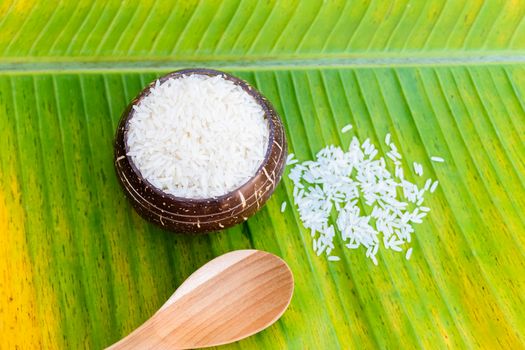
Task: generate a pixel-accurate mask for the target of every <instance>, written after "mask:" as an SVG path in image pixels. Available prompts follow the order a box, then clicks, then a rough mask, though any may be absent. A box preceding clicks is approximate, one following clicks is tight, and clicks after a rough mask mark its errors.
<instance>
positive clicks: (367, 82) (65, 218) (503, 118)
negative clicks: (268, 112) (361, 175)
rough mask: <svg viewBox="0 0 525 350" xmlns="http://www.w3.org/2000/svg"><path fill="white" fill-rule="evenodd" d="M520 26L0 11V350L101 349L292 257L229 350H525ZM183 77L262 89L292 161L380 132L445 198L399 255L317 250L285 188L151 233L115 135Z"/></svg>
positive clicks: (465, 18)
mask: <svg viewBox="0 0 525 350" xmlns="http://www.w3.org/2000/svg"><path fill="white" fill-rule="evenodd" d="M524 16H525V3H523V2H519V1H489V0H487V1H480V0H479V1H444V0H443V1H441V0H430V1H420V0H401V1H396V2H392V1H368V0H360V1H357V0H356V1H330V2H324V1H310V0H304V1H298V0H296V1H274V0H271V1H235V0H232V1H223V2H215V1H204V0H201V1H194V0H192V1H180V2H177V1H173V2H167V1H166V2H164V1H153V0H144V1H118V0H111V1H91V0H77V1H61V2H58V3H56V4H55V3H54V2H48V1H35V0H26V1H22V0H13V1H10V0H3V1H0V234H1V237H2V243H1V244H0V348H2V349H14V348H21V349H31V348H34V349H43V348H44V349H82V348H89V349H100V348H103V347H105V346H108V345H110V344H112V343H114V342H115V341H117V340H119V339H120V338H122V337H123V336H125V335H126V334H128V333H129V332H130V331H131V330H133V329H134V328H136V327H137V326H138V325H140V324H141V323H142V322H143V321H145V320H146V319H147V318H148V317H149V316H151V315H152V314H153V313H154V312H155V311H156V310H157V309H158V308H159V307H160V306H161V305H162V304H163V303H164V301H165V300H167V299H168V297H169V296H170V295H171V293H172V292H173V291H174V290H175V289H176V288H177V286H179V285H180V284H181V283H182V281H183V280H184V279H185V278H186V277H187V276H189V274H191V273H192V272H193V271H194V270H195V269H196V268H198V267H199V266H201V265H202V264H203V263H205V262H206V261H208V260H210V259H212V258H213V257H215V256H218V255H220V254H222V253H225V252H228V251H231V250H234V249H244V248H256V249H262V250H266V251H269V252H272V253H275V254H277V255H279V256H281V257H283V258H284V259H285V260H286V261H287V262H288V264H289V265H290V267H291V269H292V270H293V272H294V275H295V281H296V286H295V295H294V297H293V300H292V303H291V305H290V308H289V309H288V311H287V312H286V313H285V314H284V316H283V317H282V319H280V320H279V321H278V322H277V323H276V324H275V325H273V326H272V327H270V328H269V329H267V330H265V331H263V332H262V333H260V334H257V335H255V336H253V337H250V338H247V339H245V340H242V341H240V342H237V343H235V344H231V345H228V346H224V347H222V348H224V349H257V348H260V349H351V348H358V349H369V348H383V349H413V348H432V349H441V348H467V349H470V348H487V349H496V348H502V349H518V348H525V312H524V305H525V215H524V212H525V160H524V159H525V59H524V57H525V56H524V55H525V20H524ZM185 67H208V68H216V69H222V70H225V71H228V72H230V73H232V74H234V75H237V76H239V77H241V78H243V79H245V80H247V81H248V82H250V83H251V84H253V85H254V86H256V87H257V88H258V89H259V90H260V91H262V93H263V94H265V95H266V96H267V97H268V98H269V100H270V101H272V103H273V104H274V106H275V107H276V109H277V111H278V113H279V114H280V115H281V117H282V119H283V122H284V124H285V126H286V129H287V137H288V142H289V148H290V152H293V153H295V154H296V156H297V157H298V158H300V159H312V158H313V157H314V155H315V154H316V152H318V151H319V150H320V149H321V148H323V147H324V146H326V145H328V144H334V145H341V146H343V147H347V146H348V144H349V142H350V139H351V137H352V136H358V137H359V138H360V139H361V140H364V139H366V138H367V137H370V139H371V140H372V141H373V142H374V143H375V144H380V143H381V141H382V140H383V138H384V136H385V134H386V133H388V132H390V133H391V134H392V138H393V140H395V141H396V144H397V145H398V147H399V148H400V152H401V153H402V154H403V156H404V159H403V162H404V163H403V164H404V166H405V167H406V169H407V170H408V169H409V168H410V164H412V162H413V161H418V162H420V163H421V164H423V166H424V169H425V176H430V177H432V178H435V179H437V180H438V181H439V183H440V185H439V187H438V189H437V191H436V192H435V193H434V194H433V196H430V197H428V199H427V201H426V202H425V203H426V205H427V206H429V207H430V208H431V212H430V213H429V216H428V217H427V218H426V220H425V221H424V222H423V223H422V224H421V225H418V226H417V227H416V232H415V234H414V236H413V242H412V246H413V255H412V257H411V259H410V260H408V261H407V260H406V259H405V258H404V256H403V254H398V253H395V252H391V251H389V250H381V251H380V252H379V253H378V258H379V265H378V266H374V265H373V264H372V263H371V261H370V260H369V259H366V257H365V256H364V252H362V251H359V250H358V251H344V252H341V254H340V256H341V258H342V260H341V261H339V262H328V261H326V259H325V258H324V257H318V256H316V255H315V253H314V251H313V249H312V238H311V237H310V232H309V231H308V230H306V229H305V228H304V227H303V225H302V223H301V221H300V219H299V215H298V212H297V211H296V209H294V208H293V206H292V205H291V204H292V203H293V201H292V192H293V185H292V182H291V181H290V180H289V179H288V178H287V177H286V176H285V177H284V179H283V181H282V182H281V184H280V185H279V187H278V189H277V190H276V192H275V194H274V195H273V197H272V198H271V199H270V201H269V202H268V204H267V205H266V206H265V207H264V208H263V209H262V210H261V211H260V212H259V213H258V214H256V215H255V216H254V217H252V218H251V219H250V220H248V221H247V222H246V223H244V224H242V225H239V226H236V227H234V228H232V229H230V230H227V231H224V232H220V233H215V234H211V235H207V236H197V237H188V236H182V235H175V234H172V233H168V232H165V231H163V230H161V229H159V228H157V227H155V226H153V225H151V224H149V223H147V222H145V221H144V220H143V219H141V218H140V217H139V216H138V215H137V214H136V213H135V211H134V210H133V209H132V208H131V206H130V204H129V203H128V202H127V201H126V200H125V197H124V194H123V192H122V191H121V189H120V187H119V185H118V181H117V178H116V175H115V172H114V169H113V163H112V156H113V148H112V142H113V136H114V132H115V128H116V125H117V122H118V119H119V117H120V114H121V113H122V111H123V110H124V108H125V106H126V105H127V104H128V103H129V101H130V100H131V99H132V98H133V97H134V96H135V95H136V94H137V93H138V92H139V91H140V90H141V89H142V88H143V87H144V86H145V85H146V84H147V83H149V82H150V81H152V80H153V79H155V78H156V77H158V76H159V75H161V74H164V73H166V72H169V71H172V70H175V69H178V68H185ZM348 123H352V124H353V126H354V127H353V129H352V130H351V132H349V133H341V128H342V127H343V126H344V125H346V124H348ZM383 151H384V150H383ZM433 155H438V156H442V157H443V158H444V159H445V163H439V164H438V163H433V162H430V157H431V156H433ZM407 172H408V171H407ZM409 179H411V180H413V181H419V180H417V178H416V177H414V176H413V175H410V178H409ZM283 201H287V202H288V203H289V205H288V209H287V210H286V211H285V212H284V213H281V211H280V207H281V203H282V202H283Z"/></svg>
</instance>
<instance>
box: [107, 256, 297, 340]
mask: <svg viewBox="0 0 525 350" xmlns="http://www.w3.org/2000/svg"><path fill="white" fill-rule="evenodd" d="M293 288H294V283H293V275H292V272H291V271H290V268H289V267H288V265H286V263H285V262H284V261H283V260H282V259H280V258H278V257H277V256H275V255H273V254H270V253H266V252H262V251H259V250H237V251H233V252H230V253H227V254H224V255H221V256H219V257H218V258H215V259H213V260H212V261H210V262H208V263H207V264H205V265H204V266H202V267H201V268H200V269H198V270H197V271H195V272H194V273H193V274H192V275H191V276H190V277H189V278H188V279H187V280H186V281H184V283H183V284H182V285H181V286H180V287H179V289H177V290H176V291H175V293H173V295H172V296H171V297H170V298H169V299H168V301H167V302H166V303H165V304H164V305H163V306H162V307H161V308H160V309H159V310H158V311H157V312H156V313H155V314H154V315H153V316H152V317H151V318H150V319H149V320H147V321H146V322H145V323H144V324H143V325H142V326H140V327H139V328H137V329H136V330H135V331H133V332H132V333H131V334H130V335H128V336H127V337H126V338H124V339H122V340H120V341H119V342H117V343H115V344H113V345H112V346H110V347H109V348H108V349H153V348H154V349H188V348H201V347H208V346H215V345H221V344H226V343H231V342H234V341H237V340H239V339H243V338H246V337H248V336H250V335H252V334H255V333H257V332H259V331H261V330H263V329H265V328H266V327H268V326H270V325H271V324H273V323H274V322H275V321H277V320H278V319H279V317H281V315H282V314H283V313H284V311H285V310H286V308H287V307H288V304H289V303H290V300H291V299H292V294H293Z"/></svg>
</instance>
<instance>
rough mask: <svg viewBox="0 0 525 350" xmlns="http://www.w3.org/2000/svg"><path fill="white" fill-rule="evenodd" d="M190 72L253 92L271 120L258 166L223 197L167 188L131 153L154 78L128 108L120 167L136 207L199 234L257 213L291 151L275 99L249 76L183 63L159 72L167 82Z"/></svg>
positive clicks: (118, 140) (119, 145)
mask: <svg viewBox="0 0 525 350" xmlns="http://www.w3.org/2000/svg"><path fill="white" fill-rule="evenodd" d="M191 74H204V75H208V76H216V75H221V76H222V77H223V78H224V79H227V80H230V81H232V82H233V83H234V84H236V85H238V86H240V87H241V88H242V89H243V90H244V91H245V92H247V93H248V94H250V95H251V96H252V97H253V98H254V99H255V100H256V102H257V103H258V104H259V105H260V106H261V107H262V109H263V111H264V113H265V118H266V119H267V121H268V128H269V133H270V134H269V138H268V148H267V150H266V154H265V157H264V160H263V162H262V164H261V165H260V167H259V168H258V170H257V172H256V173H255V174H254V175H253V177H252V178H250V179H249V180H248V181H247V182H246V183H244V184H243V185H241V186H240V187H238V188H237V189H235V190H233V191H231V192H229V193H227V194H224V195H222V196H219V197H213V198H205V199H193V198H181V197H176V196H174V195H171V194H169V193H166V192H164V191H162V190H160V189H158V188H156V187H154V186H153V185H152V184H151V183H149V182H148V181H147V180H146V179H145V178H144V177H142V175H141V173H140V171H139V170H138V169H137V167H136V166H135V164H134V163H133V160H132V158H131V157H130V156H128V155H127V153H128V146H127V144H126V139H127V132H128V127H129V120H130V119H131V118H132V117H133V114H134V109H133V106H134V105H138V104H140V102H141V101H142V99H143V98H144V97H146V96H148V94H149V93H150V91H151V89H152V87H153V86H154V85H155V82H156V80H155V81H153V82H152V83H150V84H149V85H148V86H147V87H146V88H145V89H144V90H142V91H141V92H140V93H139V95H138V96H137V97H136V98H135V99H134V100H133V101H131V103H130V104H129V106H128V107H127V108H126V109H125V111H124V113H123V114H122V117H121V119H120V122H119V124H118V129H117V132H116V137H115V142H114V148H115V156H114V162H115V169H116V173H117V176H118V179H119V181H120V184H121V185H122V188H123V190H124V193H125V194H126V196H127V197H128V199H129V200H130V201H131V204H132V205H133V207H134V208H135V210H136V211H137V212H138V213H139V214H140V215H141V216H142V217H143V218H144V219H146V220H148V221H150V222H152V223H154V224H157V225H158V226H160V227H162V228H164V229H166V230H169V231H173V232H178V233H187V234H198V233H208V232H213V231H219V230H223V229H226V228H228V227H232V226H234V225H236V224H239V223H241V222H243V221H245V220H248V218H249V217H250V216H252V215H254V214H255V213H256V212H257V211H258V210H259V209H261V208H262V206H263V205H264V204H265V203H266V201H267V200H268V199H269V198H270V196H271V195H272V193H273V191H274V190H275V187H276V186H277V184H278V183H279V181H280V179H281V176H282V173H283V170H284V167H285V163H286V157H287V144H286V137H285V132H284V127H283V124H282V121H281V119H280V118H279V116H278V115H277V113H276V112H275V109H274V108H273V106H272V105H271V103H270V102H269V101H268V100H267V99H266V98H265V97H264V96H263V95H262V94H261V93H260V92H259V91H257V90H256V89H255V88H253V87H252V86H250V85H249V84H248V83H247V82H245V81H243V80H241V79H239V78H236V77H234V76H232V75H230V74H227V73H224V72H221V71H216V70H211V69H183V70H178V71H175V72H172V73H169V74H166V75H164V76H162V77H160V78H159V80H160V83H161V84H162V83H163V82H165V81H166V80H168V79H170V78H172V79H177V78H180V77H183V76H188V75H191Z"/></svg>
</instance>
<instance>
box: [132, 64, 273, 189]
mask: <svg viewBox="0 0 525 350" xmlns="http://www.w3.org/2000/svg"><path fill="white" fill-rule="evenodd" d="M133 108H134V114H133V116H132V118H131V119H130V120H129V129H128V133H127V145H128V148H129V151H128V153H127V154H128V156H131V158H132V160H133V163H134V164H135V166H136V167H137V169H138V170H139V171H140V173H141V174H142V176H143V177H144V178H145V179H147V180H148V181H149V182H150V183H151V184H152V185H153V186H155V187H157V188H158V189H161V190H163V191H164V192H167V193H170V194H173V195H175V196H178V197H185V198H211V197H217V196H221V195H224V194H227V193H229V192H231V191H232V190H234V189H236V188H238V187H239V186H241V185H242V184H244V183H246V182H247V181H248V180H249V179H250V178H251V177H252V176H254V174H255V173H256V171H257V169H258V168H259V166H260V165H261V163H262V161H263V159H264V156H265V153H266V149H267V147H268V136H269V128H268V122H267V120H266V119H265V117H264V110H263V109H262V108H261V106H260V105H259V104H258V103H257V102H256V100H255V99H254V98H253V97H252V96H251V95H249V94H248V93H247V92H245V91H244V90H243V89H242V88H241V87H239V86H238V85H235V84H234V83H233V82H231V81H229V80H226V79H225V78H223V77H222V76H213V77H209V76H207V75H198V74H193V75H189V76H183V77H181V78H178V79H169V80H167V81H165V82H164V83H162V84H160V83H159V81H157V82H156V85H155V86H154V87H153V88H152V89H151V92H150V94H149V95H148V96H146V97H145V98H144V99H143V100H142V101H141V102H140V104H139V105H138V106H134V107H133Z"/></svg>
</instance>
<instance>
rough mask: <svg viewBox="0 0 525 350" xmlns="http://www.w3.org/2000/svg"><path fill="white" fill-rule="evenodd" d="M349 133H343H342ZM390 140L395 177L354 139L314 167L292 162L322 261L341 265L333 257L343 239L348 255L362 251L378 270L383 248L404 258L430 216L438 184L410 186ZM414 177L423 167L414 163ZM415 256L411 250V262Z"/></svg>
mask: <svg viewBox="0 0 525 350" xmlns="http://www.w3.org/2000/svg"><path fill="white" fill-rule="evenodd" d="M350 128H351V127H349V126H347V127H345V128H343V132H344V131H348V130H350ZM390 139H391V135H390V134H387V135H386V137H385V143H386V144H387V146H388V151H387V152H386V155H387V160H388V162H390V163H391V164H392V165H391V166H390V167H391V168H393V169H394V174H392V173H391V172H390V171H389V170H388V168H387V160H385V158H383V157H378V149H376V147H375V146H374V145H373V144H372V143H371V141H370V140H369V139H366V140H365V141H364V142H363V143H362V144H361V143H360V142H359V140H358V139H357V138H356V137H354V138H353V139H352V141H351V143H350V147H349V149H348V150H347V151H345V150H343V149H341V148H340V147H337V146H327V147H325V148H324V149H322V150H321V151H320V152H319V153H317V155H316V159H315V160H313V161H305V162H302V163H298V160H297V159H294V156H293V154H292V155H290V156H289V157H288V162H287V163H288V165H292V164H295V166H294V167H293V168H292V169H291V171H290V173H289V178H290V179H291V180H292V182H293V184H294V191H293V197H294V202H295V205H296V206H297V208H298V211H299V215H300V217H301V221H302V222H303V225H304V226H305V227H306V228H308V229H310V231H311V235H312V237H313V249H314V251H315V253H316V254H317V255H321V254H325V255H326V256H327V257H328V260H329V261H337V260H340V258H339V256H337V255H336V254H333V251H334V249H335V246H334V239H339V240H341V243H342V245H343V246H344V247H346V248H348V249H359V248H360V247H363V248H364V249H365V251H366V256H367V257H368V258H370V259H371V260H372V261H373V263H374V264H376V265H377V258H376V254H377V252H378V250H379V248H380V247H383V248H385V249H391V250H394V251H398V252H402V251H403V248H404V246H405V245H406V244H407V243H410V242H411V235H412V233H414V227H413V225H414V224H418V223H421V222H422V219H423V218H424V217H425V216H426V215H427V213H428V212H429V211H430V208H428V207H425V206H423V202H424V197H425V194H426V193H427V192H434V191H435V190H436V188H437V185H438V182H437V181H433V180H432V179H430V178H429V179H427V180H426V181H425V182H424V185H423V186H422V187H421V188H420V187H418V186H417V185H416V184H414V183H412V182H410V181H408V180H407V179H406V178H405V176H404V171H403V166H402V164H401V159H402V157H401V155H400V154H399V152H398V149H397V147H396V146H395V144H394V143H393V142H391V140H390ZM434 158H439V157H434ZM433 160H434V161H443V159H442V158H439V159H437V160H436V159H433ZM414 172H415V175H418V176H421V175H422V174H423V166H422V165H421V164H419V163H414ZM283 211H284V210H283ZM411 255H412V248H409V249H408V250H407V251H406V253H405V256H406V259H410V256H411Z"/></svg>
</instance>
